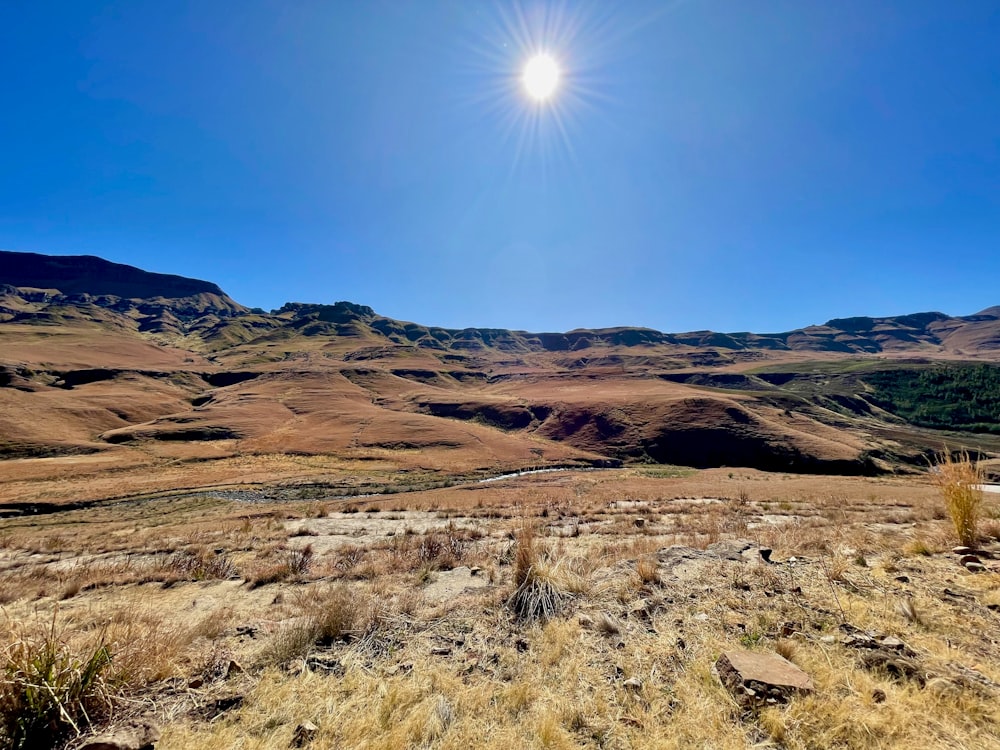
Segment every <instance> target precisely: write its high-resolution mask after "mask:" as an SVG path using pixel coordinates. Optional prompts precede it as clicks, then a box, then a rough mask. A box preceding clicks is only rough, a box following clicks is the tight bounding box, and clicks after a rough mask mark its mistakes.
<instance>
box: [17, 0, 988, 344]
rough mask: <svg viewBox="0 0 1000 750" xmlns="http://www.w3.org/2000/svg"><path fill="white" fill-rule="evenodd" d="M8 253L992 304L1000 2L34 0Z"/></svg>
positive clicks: (416, 305)
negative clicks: (552, 85)
mask: <svg viewBox="0 0 1000 750" xmlns="http://www.w3.org/2000/svg"><path fill="white" fill-rule="evenodd" d="M541 48H544V49H546V50H548V51H549V52H550V53H551V54H552V55H553V56H554V57H556V58H557V59H558V60H559V62H560V64H561V66H562V68H563V70H564V80H563V82H562V87H561V89H560V90H559V91H558V92H557V93H556V96H555V97H554V98H553V99H552V100H551V101H550V102H548V103H545V104H543V105H539V104H537V103H534V102H531V101H529V100H528V99H527V98H526V96H525V95H524V94H523V91H522V90H521V88H520V87H519V84H518V79H517V77H518V75H519V72H520V70H521V67H522V65H523V64H524V62H525V60H526V59H527V57H528V54H529V53H530V52H531V51H532V50H533V49H541ZM0 248H3V249H9V250H25V251H34V252H43V253H56V254H78V253H87V254H94V255H100V256H102V257H105V258H108V259H110V260H114V261H119V262H124V263H130V264H132V265H137V266H140V267H142V268H146V269H149V270H154V271H161V272H168V273H178V274H183V275H187V276H194V277H199V278H205V279H208V280H211V281H214V282H216V283H218V284H220V285H221V286H222V287H223V288H224V289H225V290H226V291H228V292H229V293H230V294H231V295H232V296H233V297H235V298H236V299H237V300H239V301H241V302H243V303H244V304H248V305H256V306H261V307H265V308H272V307H277V306H280V305H281V304H282V303H283V302H285V301H289V300H295V301H308V302H332V301H334V300H340V299H348V300H352V301H355V302H360V303H363V304H368V305H371V306H372V307H374V308H375V309H376V310H378V311H379V312H381V313H383V314H386V315H390V316H393V317H397V318H402V319H406V320H415V321H418V322H421V323H425V324H438V325H446V326H455V327H464V326H471V325H477V326H503V327H512V328H527V329H531V330H565V329H569V328H573V327H582V326H586V327H596V326H607V325H645V326H650V327H654V328H659V329H662V330H668V331H677V330H689V329H697V328H713V329H716V330H748V329H749V330H756V331H774V330H785V329H789V328H793V327H798V326H801V325H807V324H810V323H816V322H822V321H824V320H826V319H828V318H831V317H836V316H847V315H856V314H874V315H880V314H894V313H903V312H914V311H918V310H928V309H940V310H944V311H946V312H952V313H959V314H966V313H971V312H974V311H977V310H979V309H982V308H985V307H988V306H991V305H996V304H1000V283H998V282H1000V3H998V2H996V0H990V1H983V2H975V1H972V0H969V1H963V0H940V1H939V2H924V1H923V0H835V1H834V0H759V1H754V2H747V1H746V0H687V1H686V2H685V1H682V2H668V1H667V0H662V1H657V2H641V1H638V0H636V1H634V2H633V1H625V2H620V3H610V2H604V1H603V0H601V1H595V2H590V3H583V2H581V3H559V2H552V3H536V2H524V3H521V4H520V5H515V4H506V3H494V2H480V3H477V2H475V0H453V1H450V2H435V1H434V0H410V1H405V0H395V1H393V2H379V1H377V0H364V1H362V0H357V1H352V0H333V1H330V2H326V1H324V2H318V1H317V2H310V1H308V0H300V1H296V2H288V1H287V0H274V1H273V2H259V1H257V0H232V1H231V2H222V1H221V0H197V1H195V2H181V1H179V0H170V1H164V0H154V1H152V2H142V1H141V0H129V1H128V2H100V3H97V2H86V0H70V1H67V2H49V1H47V0H6V2H0Z"/></svg>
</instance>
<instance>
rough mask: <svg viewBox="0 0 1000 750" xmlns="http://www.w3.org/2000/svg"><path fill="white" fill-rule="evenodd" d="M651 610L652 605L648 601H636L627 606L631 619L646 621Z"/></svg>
mask: <svg viewBox="0 0 1000 750" xmlns="http://www.w3.org/2000/svg"><path fill="white" fill-rule="evenodd" d="M652 610H653V604H652V602H650V601H649V599H637V600H636V601H634V602H632V603H631V604H630V605H629V608H628V613H629V614H630V615H632V616H633V617H638V618H640V619H647V618H649V614H650V612H651V611H652Z"/></svg>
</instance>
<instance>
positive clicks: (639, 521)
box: [632, 516, 646, 529]
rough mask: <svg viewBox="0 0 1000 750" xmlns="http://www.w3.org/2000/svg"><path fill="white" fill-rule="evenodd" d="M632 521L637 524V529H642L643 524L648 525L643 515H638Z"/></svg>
mask: <svg viewBox="0 0 1000 750" xmlns="http://www.w3.org/2000/svg"><path fill="white" fill-rule="evenodd" d="M632 523H633V524H634V525H635V527H636V528H637V529H641V528H642V527H643V526H645V525H646V519H645V518H643V517H642V516H638V517H636V518H635V519H634V520H633V521H632Z"/></svg>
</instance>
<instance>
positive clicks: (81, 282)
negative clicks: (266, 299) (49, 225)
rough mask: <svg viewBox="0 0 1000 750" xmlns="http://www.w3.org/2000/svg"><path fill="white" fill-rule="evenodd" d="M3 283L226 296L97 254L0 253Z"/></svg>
mask: <svg viewBox="0 0 1000 750" xmlns="http://www.w3.org/2000/svg"><path fill="white" fill-rule="evenodd" d="M0 283H3V284H7V285H9V286H17V287H29V288H35V289H58V290H59V291H60V292H62V293H63V294H66V295H74V294H89V295H93V296H101V295H109V296H113V297H125V298H127V299H153V298H155V297H166V298H170V299H175V298H180V297H193V296H196V295H199V294H214V295H216V296H219V297H224V296H225V293H224V292H223V291H222V290H221V289H220V288H219V287H218V286H216V285H215V284H212V283H211V282H208V281H200V280H198V279H188V278H185V277H183V276H172V275H170V274H165V273H151V272H149V271H143V270H141V269H139V268H134V267H132V266H126V265H122V264H121V263H112V262H110V261H107V260H104V259H103V258H97V257H95V256H93V255H39V254H36V253H14V252H9V251H4V250H0Z"/></svg>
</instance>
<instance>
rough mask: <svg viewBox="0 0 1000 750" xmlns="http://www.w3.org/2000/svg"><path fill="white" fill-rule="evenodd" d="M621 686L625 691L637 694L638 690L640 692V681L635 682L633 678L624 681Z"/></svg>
mask: <svg viewBox="0 0 1000 750" xmlns="http://www.w3.org/2000/svg"><path fill="white" fill-rule="evenodd" d="M622 686H623V687H624V688H625V689H626V690H633V691H635V692H637V693H638V692H639V691H640V690H642V680H637V679H636V678H635V677H633V678H632V679H630V680H625V682H623V683H622Z"/></svg>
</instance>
